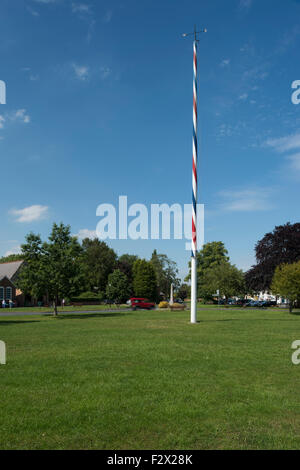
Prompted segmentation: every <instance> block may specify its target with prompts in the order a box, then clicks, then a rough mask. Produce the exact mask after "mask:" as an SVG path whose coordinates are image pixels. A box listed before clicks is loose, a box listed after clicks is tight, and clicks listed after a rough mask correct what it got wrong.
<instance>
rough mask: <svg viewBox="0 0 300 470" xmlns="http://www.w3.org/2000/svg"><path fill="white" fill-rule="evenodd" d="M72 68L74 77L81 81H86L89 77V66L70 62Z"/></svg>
mask: <svg viewBox="0 0 300 470" xmlns="http://www.w3.org/2000/svg"><path fill="white" fill-rule="evenodd" d="M72 67H73V70H74V72H75V76H76V78H78V80H81V81H86V80H88V78H89V73H90V71H89V67H87V66H86V65H77V64H72Z"/></svg>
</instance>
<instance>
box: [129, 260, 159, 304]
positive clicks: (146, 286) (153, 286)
mask: <svg viewBox="0 0 300 470" xmlns="http://www.w3.org/2000/svg"><path fill="white" fill-rule="evenodd" d="M133 290H134V294H135V296H136V297H144V298H147V299H149V300H157V280H156V274H155V271H154V268H153V265H152V263H151V262H150V261H146V260H145V259H138V260H136V261H135V263H134V265H133Z"/></svg>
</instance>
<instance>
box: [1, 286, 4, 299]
mask: <svg viewBox="0 0 300 470" xmlns="http://www.w3.org/2000/svg"><path fill="white" fill-rule="evenodd" d="M3 299H4V287H0V300H3Z"/></svg>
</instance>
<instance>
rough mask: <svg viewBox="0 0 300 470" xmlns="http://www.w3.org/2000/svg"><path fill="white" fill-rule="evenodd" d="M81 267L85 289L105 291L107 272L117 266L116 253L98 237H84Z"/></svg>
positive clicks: (109, 272)
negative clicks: (91, 238)
mask: <svg viewBox="0 0 300 470" xmlns="http://www.w3.org/2000/svg"><path fill="white" fill-rule="evenodd" d="M82 248H83V254H82V259H81V263H82V269H83V272H84V277H85V290H88V291H94V290H97V291H98V292H105V289H106V285H107V280H108V276H109V274H111V273H112V272H113V271H114V269H115V268H116V267H117V255H116V253H115V252H114V250H112V249H111V248H109V246H108V245H107V244H106V243H105V242H103V241H100V240H98V239H95V240H90V239H89V238H86V239H84V240H83V242H82Z"/></svg>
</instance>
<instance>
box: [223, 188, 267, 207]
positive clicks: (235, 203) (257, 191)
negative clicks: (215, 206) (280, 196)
mask: <svg viewBox="0 0 300 470" xmlns="http://www.w3.org/2000/svg"><path fill="white" fill-rule="evenodd" d="M271 193H272V190H270V189H268V188H263V189H262V188H250V189H243V190H240V191H222V192H220V193H219V194H220V196H221V197H222V198H223V200H224V202H223V203H222V208H223V210H225V211H228V212H257V211H265V210H269V209H271V208H272V205H271V203H270V201H269V198H270V195H271Z"/></svg>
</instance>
